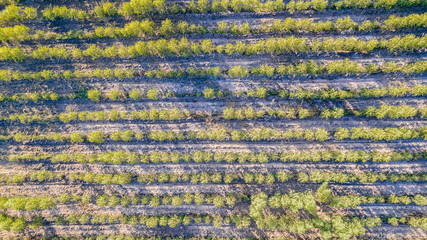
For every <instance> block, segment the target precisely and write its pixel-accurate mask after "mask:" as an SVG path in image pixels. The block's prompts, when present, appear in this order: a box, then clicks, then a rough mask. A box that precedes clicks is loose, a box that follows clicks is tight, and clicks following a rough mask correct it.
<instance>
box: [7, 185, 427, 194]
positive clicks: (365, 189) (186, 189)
mask: <svg viewBox="0 0 427 240" xmlns="http://www.w3.org/2000/svg"><path fill="white" fill-rule="evenodd" d="M319 186H320V184H313V183H304V184H302V183H298V182H296V181H291V182H287V183H280V184H273V185H264V184H263V185H257V184H199V185H192V184H161V185H156V184H152V185H141V184H130V185H109V186H106V185H93V184H90V185H89V184H83V185H68V184H43V185H29V184H28V185H24V186H21V185H16V186H12V185H5V186H0V193H3V194H2V195H3V196H43V195H46V194H54V195H60V194H63V193H69V194H84V193H86V194H91V195H95V194H108V193H114V194H122V195H132V194H158V195H162V194H185V193H203V194H208V193H216V194H227V193H231V194H237V195H239V194H246V195H252V194H257V193H259V192H265V193H267V194H269V195H273V194H275V193H276V192H278V191H280V192H282V193H287V192H290V191H291V190H294V191H305V190H317V188H318V187H319ZM329 186H330V188H331V189H332V191H333V192H335V193H337V194H339V195H345V194H352V195H363V196H387V195H391V194H395V195H416V194H426V193H427V189H426V187H425V184H424V183H413V182H409V183H399V182H398V183H381V184H363V185H362V184H359V185H354V184H332V183H331V184H329Z"/></svg>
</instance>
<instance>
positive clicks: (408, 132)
mask: <svg viewBox="0 0 427 240" xmlns="http://www.w3.org/2000/svg"><path fill="white" fill-rule="evenodd" d="M9 140H13V141H15V142H21V143H26V142H30V141H55V142H70V143H96V144H102V143H104V142H105V141H108V140H110V141H113V142H130V141H156V142H164V141H185V140H186V141H189V140H193V141H195V140H199V141H200V140H209V141H218V142H224V141H233V142H237V141H277V140H287V141H297V140H298V141H315V142H324V141H328V140H329V141H343V140H369V141H395V140H401V141H410V140H427V126H425V127H421V128H418V129H412V128H385V129H383V128H363V127H360V128H351V129H347V128H336V129H335V130H332V131H327V130H326V129H324V128H320V129H303V130H292V129H288V130H284V129H278V128H265V127H264V128H249V129H247V130H237V129H227V128H225V127H220V128H212V129H209V130H199V131H187V132H183V131H173V130H170V131H164V130H160V131H151V132H145V133H144V132H142V131H138V132H133V131H131V130H124V131H120V130H119V131H115V132H111V133H105V132H103V131H99V130H98V131H92V132H89V133H80V132H74V133H71V134H67V133H49V134H38V135H26V134H23V133H22V132H16V133H14V134H9V135H0V141H9Z"/></svg>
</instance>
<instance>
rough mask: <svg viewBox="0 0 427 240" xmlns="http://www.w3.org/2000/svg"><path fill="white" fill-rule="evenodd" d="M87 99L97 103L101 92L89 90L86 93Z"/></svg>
mask: <svg viewBox="0 0 427 240" xmlns="http://www.w3.org/2000/svg"><path fill="white" fill-rule="evenodd" d="M87 97H88V98H89V99H90V100H92V101H94V102H99V101H100V98H101V92H100V91H99V90H98V89H92V90H89V91H88V92H87Z"/></svg>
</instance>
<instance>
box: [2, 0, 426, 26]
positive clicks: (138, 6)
mask: <svg viewBox="0 0 427 240" xmlns="http://www.w3.org/2000/svg"><path fill="white" fill-rule="evenodd" d="M2 1H7V0H2ZM425 4H426V3H425V2H424V1H415V0H394V1H388V0H349V1H343V0H340V1H331V2H329V1H328V0H311V1H304V0H298V1H295V0H291V1H290V2H289V3H288V4H285V3H284V2H283V0H275V1H271V0H268V1H266V2H261V1H259V0H231V1H230V0H213V1H208V0H198V1H197V2H196V1H194V0H192V1H191V2H188V3H186V4H182V3H167V2H166V1H165V0H130V1H129V2H123V3H121V4H119V3H112V2H105V3H103V4H100V5H98V6H95V7H94V8H93V10H89V11H85V10H80V9H76V8H68V7H66V6H55V7H48V8H44V9H42V10H41V11H38V10H37V9H36V8H33V7H24V6H16V5H15V4H14V3H13V2H11V5H8V6H6V8H5V9H4V10H3V11H2V12H0V23H1V24H4V23H13V22H20V21H26V20H31V19H39V20H46V21H54V20H58V19H67V20H81V21H83V20H96V19H102V18H106V17H118V16H120V17H148V16H153V15H164V16H168V15H171V14H180V13H216V12H276V11H285V10H286V11H288V12H290V13H293V12H295V11H304V10H314V11H323V10H325V9H343V8H353V9H354V8H355V9H365V8H385V9H390V8H392V7H400V8H407V7H414V6H425Z"/></svg>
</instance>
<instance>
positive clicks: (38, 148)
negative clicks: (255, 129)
mask: <svg viewBox="0 0 427 240" xmlns="http://www.w3.org/2000/svg"><path fill="white" fill-rule="evenodd" d="M189 149H191V150H192V151H196V150H199V151H212V152H236V153H239V152H282V151H307V150H311V151H321V150H341V151H345V150H353V151H359V150H362V151H375V150H378V149H381V150H384V151H398V150H400V151H410V152H422V151H426V150H427V147H426V144H425V142H424V141H412V142H400V141H395V142H369V141H357V142H355V141H341V142H323V143H316V142H314V143H309V142H268V145H266V144H265V143H249V142H248V143H243V142H240V143H232V142H223V143H213V142H197V143H188V142H180V143H163V144H158V143H154V142H151V143H136V142H135V143H131V144H129V143H127V144H124V143H122V144H118V143H117V142H116V143H109V142H106V143H104V144H101V145H95V144H91V145H89V144H87V145H77V144H76V145H73V144H71V145H64V144H49V145H0V153H2V154H4V155H10V154H17V153H18V152H20V153H21V154H25V153H37V152H48V153H58V152H61V153H87V154H90V153H97V152H107V151H119V150H123V151H135V152H137V153H146V152H153V151H166V152H174V151H181V152H188V151H189Z"/></svg>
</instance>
